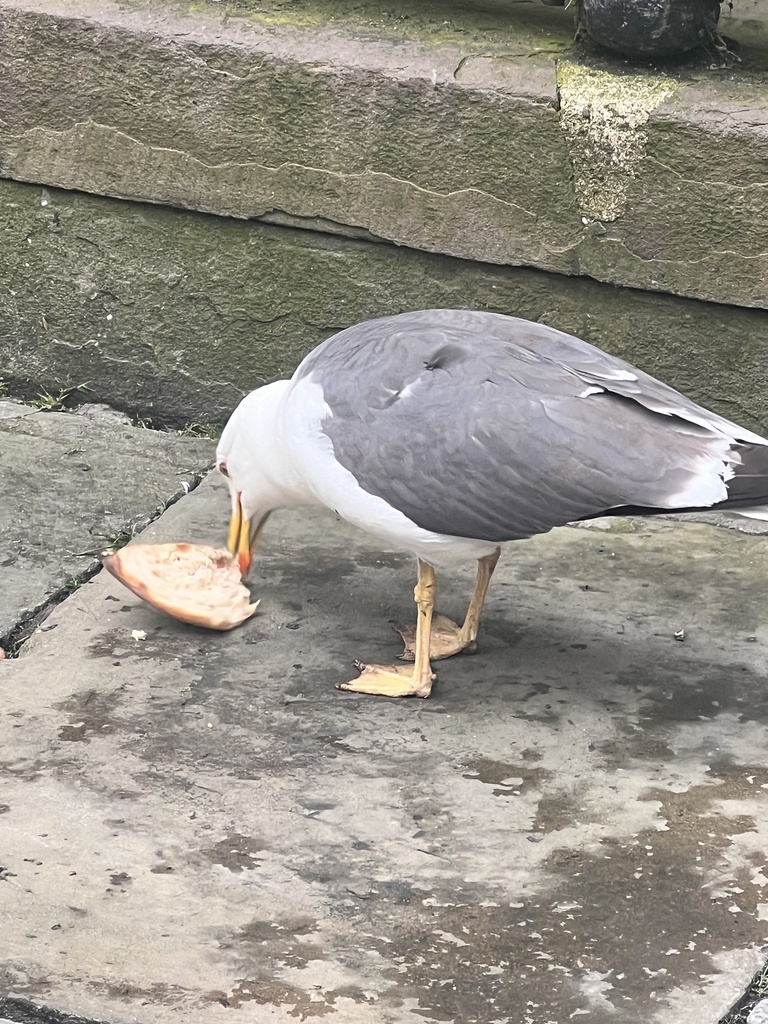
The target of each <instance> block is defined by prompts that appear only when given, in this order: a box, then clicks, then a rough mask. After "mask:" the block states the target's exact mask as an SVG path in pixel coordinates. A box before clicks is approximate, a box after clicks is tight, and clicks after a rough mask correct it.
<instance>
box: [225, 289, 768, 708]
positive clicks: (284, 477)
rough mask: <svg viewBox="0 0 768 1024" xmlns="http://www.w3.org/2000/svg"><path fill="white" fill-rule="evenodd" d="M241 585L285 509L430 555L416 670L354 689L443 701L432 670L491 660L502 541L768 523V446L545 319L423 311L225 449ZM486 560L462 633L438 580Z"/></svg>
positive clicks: (327, 349)
mask: <svg viewBox="0 0 768 1024" xmlns="http://www.w3.org/2000/svg"><path fill="white" fill-rule="evenodd" d="M216 465H217V468H218V470H219V471H220V472H221V473H222V474H223V475H224V476H225V477H226V478H227V482H228V486H229V490H230V495H231V499H232V518H231V522H230V529H229V537H228V547H229V550H230V551H231V552H232V554H233V556H235V557H236V558H237V559H238V561H239V566H240V571H241V573H242V574H243V577H245V576H246V574H247V573H248V571H249V568H250V566H251V562H252V557H253V552H254V550H255V547H256V544H257V542H258V539H259V537H260V536H261V534H262V530H263V528H264V525H265V523H266V521H267V519H268V517H269V515H270V513H271V512H272V511H274V510H275V509H277V508H281V507H284V506H291V505H325V506H327V507H328V508H330V509H332V510H334V511H335V512H336V513H337V514H338V515H339V516H341V517H342V518H343V519H346V520H347V521H348V522H350V523H353V524H354V525H355V526H358V527H360V528H361V529H363V530H365V531H366V532H367V533H369V534H371V535H372V536H373V537H375V538H376V539H377V540H378V541H379V542H381V544H382V546H383V547H386V548H387V549H390V550H391V549H392V548H396V549H399V550H403V551H407V552H411V553H412V554H414V555H415V556H416V559H417V582H416V587H415V591H414V597H415V601H416V609H417V620H416V626H415V628H414V629H405V628H404V629H403V630H402V632H403V637H404V640H405V644H406V650H405V652H404V655H403V658H405V659H407V660H408V661H412V662H413V664H400V665H366V664H363V663H361V662H355V667H356V669H357V670H358V672H359V677H358V678H355V679H353V680H352V681H350V682H344V683H340V684H339V689H343V690H353V691H356V692H360V693H372V694H381V695H384V696H389V697H406V696H417V697H428V696H429V694H430V692H431V690H432V685H433V683H434V680H435V678H436V677H435V674H434V672H433V670H432V665H431V662H432V661H437V660H439V659H441V658H446V657H450V656H451V655H453V654H458V653H459V652H461V651H465V652H470V653H471V652H473V651H474V650H475V649H476V641H477V635H478V629H479V625H480V616H481V613H482V609H483V605H484V603H485V598H486V594H487V591H488V586H489V583H490V581H491V576H492V574H493V571H494V568H495V567H496V563H497V561H498V559H499V555H500V552H501V546H502V545H503V544H506V543H507V542H509V541H515V540H522V539H524V538H526V537H532V536H534V535H535V534H541V533H547V532H548V531H549V530H552V529H553V528H554V527H557V526H563V525H565V524H566V523H572V522H576V521H580V520H587V519H592V518H595V517H597V516H623V515H654V514H661V513H669V512H700V511H705V510H710V509H714V510H725V511H729V512H735V513H738V514H741V515H746V516H750V517H752V518H758V519H765V520H768V439H766V438H764V437H761V436H760V435H759V434H755V433H753V432H752V431H750V430H747V429H745V428H744V427H740V426H737V424H735V423H732V422H730V421H729V420H727V419H724V418H723V417H722V416H718V415H717V414H716V413H713V412H709V411H708V410H706V409H704V408H702V407H701V406H699V405H696V404H695V403H694V402H692V401H691V400H690V399H688V398H686V397H685V396H684V395H682V394H680V393H679V392H677V391H675V390H674V389H673V388H671V387H668V386H667V385H666V384H663V383H661V382H660V381H658V380H656V379H654V378H653V377H651V376H649V375H648V374H647V373H643V371H642V370H638V369H636V368H635V367H633V366H631V365H630V364H629V363H626V362H623V361H622V360H621V359H617V358H616V357H615V356H611V355H608V354H607V353H605V352H603V351H601V350H600V349H599V348H596V347H595V346H593V345H590V344H588V343H587V342H585V341H582V340H580V339H579V338H576V337H572V336H571V335H569V334H565V333H563V332H562V331H558V330H555V329H554V328H552V327H547V326H545V325H543V324H540V323H534V322H531V321H528V320H522V319H518V318H516V317H511V316H505V315H503V314H499V313H489V312H481V311H470V310H448V309H437V310H421V311H418V312H408V313H401V314H399V315H397V316H389V317H384V318H382V319H376V320H370V321H367V322H365V323H360V324H356V325H354V326H352V327H348V328H347V329H346V330H343V331H341V332H339V333H338V334H335V335H334V336H333V337H331V338H329V339H328V340H327V341H325V342H323V343H322V344H321V345H319V346H318V347H317V348H316V349H314V350H313V351H312V352H310V353H309V355H308V356H307V357H306V358H305V359H304V360H303V361H302V362H301V364H300V365H299V367H298V368H297V370H296V372H295V373H294V374H293V376H292V377H291V378H290V379H289V380H278V381H274V382H272V383H270V384H266V385H264V386H262V387H260V388H258V389H257V390H256V391H253V392H251V393H250V394H249V395H246V397H245V398H243V400H242V401H241V403H240V404H239V405H238V406H237V408H236V409H235V411H234V412H233V414H232V416H231V418H230V419H229V421H228V423H227V425H226V427H225V429H224V431H223V433H222V436H221V440H220V443H219V445H218V448H217V453H216ZM462 560H476V561H477V577H476V582H475V587H474V592H473V594H472V597H471V600H470V602H469V607H468V610H467V614H466V617H465V619H464V622H463V623H462V624H461V625H458V624H456V623H455V622H452V621H451V620H450V619H448V618H446V617H445V616H442V615H436V614H435V612H434V608H435V596H436V592H437V580H436V574H435V567H436V566H442V565H446V564H448V565H450V564H455V563H456V562H457V561H462Z"/></svg>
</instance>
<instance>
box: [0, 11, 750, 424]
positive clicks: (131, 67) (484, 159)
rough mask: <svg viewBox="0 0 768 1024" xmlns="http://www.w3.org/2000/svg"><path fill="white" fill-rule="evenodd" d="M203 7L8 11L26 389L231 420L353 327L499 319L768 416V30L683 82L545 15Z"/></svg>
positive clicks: (2, 264)
mask: <svg viewBox="0 0 768 1024" xmlns="http://www.w3.org/2000/svg"><path fill="white" fill-rule="evenodd" d="M762 2H763V0H752V3H753V5H754V4H760V3H762ZM385 7H386V10H385V9H384V8H385ZM756 9H757V8H756ZM735 10H736V12H738V5H736V8H735ZM191 11H192V9H191V8H189V9H188V8H185V7H184V6H183V5H180V4H179V5H177V4H173V3H170V2H165V3H160V2H157V0H155V2H151V0H150V2H143V3H139V2H136V3H129V4H122V3H121V4H117V3H112V2H110V0H74V2H69V0H67V2H65V0H58V2H57V0H0V14H1V15H2V18H3V25H4V31H3V34H2V37H0V91H1V92H2V95H3V96H4V109H3V112H2V118H1V119H0V175H1V176H4V177H5V179H6V181H5V182H3V183H2V184H1V185H0V210H1V211H2V213H1V214H0V278H1V279H2V285H3V288H4V294H5V295H6V296H8V301H7V302H5V303H4V304H3V306H2V308H0V366H1V367H2V368H1V369H0V375H2V376H3V377H4V378H6V380H8V381H11V382H12V383H13V386H14V387H16V388H17V389H21V390H22V391H24V390H27V391H28V390H30V389H34V388H35V387H36V386H39V385H45V386H46V387H49V388H51V387H54V386H59V387H62V386H72V385H74V384H77V383H81V382H85V381H90V382H91V383H90V384H89V386H90V387H92V388H93V389H94V390H93V392H91V393H90V394H92V395H97V396H98V397H99V398H103V399H105V400H108V401H110V402H112V403H114V404H116V405H119V406H121V407H123V408H126V409H129V410H131V411H132V412H134V413H137V414H140V415H142V416H150V417H154V418H156V419H158V420H159V421H167V422H177V423H178V422H181V421H190V420H198V421H200V420H201V419H202V420H206V421H208V420H211V419H221V418H223V417H224V416H226V414H227V412H228V411H229V409H231V407H232V405H233V404H234V403H235V401H236V400H237V398H238V397H239V395H240V394H241V393H242V391H243V390H246V389H248V388H250V387H252V386H254V385H256V384H258V383H259V382H261V381H263V380H265V379H269V378H270V377H271V376H274V375H276V374H280V373H286V372H289V371H290V370H291V369H292V367H293V366H294V365H295V363H296V361H297V360H298V358H299V357H300V356H301V355H302V354H303V353H304V352H305V351H307V350H308V349H309V348H311V347H312V346H313V345H314V344H316V343H317V342H318V341H320V340H321V339H322V338H324V337H326V336H327V335H328V334H330V333H331V332H332V331H334V330H336V329H338V328H341V327H344V326H346V325H348V324H349V323H352V322H354V321H356V320H360V319H364V318H366V317H370V316H375V315H381V314H385V313H388V312H394V311H398V310H402V309H409V308H420V307H425V306H430V305H439V306H476V307H480V308H489V309H497V310H501V311H505V312H511V313H516V314H519V315H523V316H528V317H531V318H533V319H541V320H543V321H546V322H547V323H551V324H553V325H554V326H557V327H562V328H565V329H567V330H572V331H574V332H576V333H579V334H581V335H582V336H584V337H586V338H588V339H590V340H592V341H595V342H597V343H598V344H601V345H603V346H604V347H606V348H608V349H610V350H612V351H615V352H619V353H621V354H622V355H624V356H625V357H626V358H629V359H631V360H633V361H635V362H638V363H640V364H641V365H642V366H643V367H644V368H645V369H648V370H650V371H651V372H655V373H659V374H661V375H662V376H664V377H665V378H666V379H667V380H669V381H670V382H672V383H674V384H676V385H678V386H681V387H684V388H686V389H688V390H689V391H691V392H692V393H693V394H695V395H696V396H697V397H699V398H700V399H701V400H702V401H706V402H709V403H711V404H713V405H716V406H718V407H719V408H720V409H721V410H722V411H724V412H726V413H730V414H732V415H734V416H738V417H740V418H742V419H746V420H748V421H750V422H752V423H753V424H756V423H762V424H763V425H766V424H768V392H767V391H766V370H765V366H766V353H768V312H766V307H768V188H766V181H768V114H766V110H768V102H766V93H767V92H768V89H767V88H766V86H765V74H764V70H765V68H764V65H765V62H764V59H763V58H764V53H763V51H761V50H760V49H759V47H758V46H756V45H753V43H754V38H758V37H759V32H755V31H753V32H752V37H750V38H749V39H748V40H747V44H746V46H745V48H744V52H743V57H744V60H743V62H742V64H740V65H737V66H734V67H731V68H719V69H712V68H709V67H705V66H702V65H701V64H700V63H699V64H696V63H695V62H694V63H692V64H689V65H686V66H685V67H684V68H682V69H677V70H676V71H675V72H674V73H673V72H672V71H671V70H670V69H669V68H666V69H659V68H655V69H647V68H633V67H630V66H628V65H625V64H624V63H623V62H618V65H617V62H608V61H607V60H606V59H603V58H600V59H595V58H591V57H587V56H585V55H584V54H583V53H581V52H579V51H576V50H574V49H573V46H572V28H573V24H572V16H571V14H570V13H569V12H566V11H563V10H560V9H556V8H544V7H538V6H535V5H514V4H509V3H501V2H496V0H489V2H487V3H485V4H478V3H466V4H462V3H459V2H455V3H449V4H445V3H439V4H438V3H437V2H434V3H432V2H430V0H427V2H424V3H416V2H415V0H411V2H410V3H408V2H403V3H402V4H399V5H398V7H397V9H396V10H393V9H392V8H391V5H389V6H386V5H382V4H380V3H379V4H375V3H372V2H368V3H359V4H355V5H354V12H353V13H350V11H349V5H343V4H341V5H340V4H338V3H336V4H334V3H332V2H331V0H315V2H310V0H299V2H297V3H294V4H291V5H290V9H288V8H286V6H285V5H284V4H279V3H277V2H276V0H264V2H260V3H259V4H249V3H248V2H245V3H240V4H239V5H238V7H237V12H238V13H237V14H236V15H235V14H232V13H231V12H230V11H228V10H227V5H225V4H220V3H211V4H209V5H205V4H202V5H195V7H194V12H193V13H192V12H191ZM729 17H730V16H729ZM744 24H745V23H744V22H739V21H738V18H736V20H735V21H729V22H728V23H727V24H724V27H725V29H726V31H730V32H732V33H733V34H735V35H738V32H739V29H740V25H741V27H744ZM750 40H751V41H750ZM758 43H759V38H758ZM750 47H752V48H750ZM761 62H762V63H761ZM11 179H15V181H13V180H11ZM63 190H66V191H63ZM81 193H90V195H82V194H81ZM126 200H128V201H126ZM150 203H151V204H155V205H150ZM616 286H618V287H616ZM664 293H666V295H665V294H664ZM669 295H676V296H680V297H681V298H680V299H677V300H673V299H670V298H669V297H668V296H669Z"/></svg>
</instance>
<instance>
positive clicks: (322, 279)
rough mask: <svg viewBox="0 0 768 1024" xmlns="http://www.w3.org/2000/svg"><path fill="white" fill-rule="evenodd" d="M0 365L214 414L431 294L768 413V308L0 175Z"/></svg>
mask: <svg viewBox="0 0 768 1024" xmlns="http://www.w3.org/2000/svg"><path fill="white" fill-rule="evenodd" d="M0 289H1V290H2V294H3V295H5V296H6V297H7V298H6V301H5V302H4V303H3V304H2V306H0V366H2V368H3V378H4V379H5V380H6V384H7V387H8V390H9V391H10V392H12V393H16V394H18V393H23V394H27V395H34V394H35V393H37V391H39V389H40V387H46V388H47V389H48V390H49V391H50V392H52V393H53V392H54V391H55V390H60V389H62V388H66V387H68V386H72V385H76V384H79V383H82V382H83V381H88V387H89V388H90V389H91V390H90V391H89V393H88V397H89V399H90V400H92V401H105V402H108V403H109V404H111V405H114V406H116V407H119V408H122V409H125V410H127V411H129V412H131V413H132V414H134V415H139V416H142V417H148V418H151V419H152V420H153V421H154V422H157V423H167V424H169V425H174V426H184V425H185V424H187V423H189V422H195V421H196V422H199V423H221V422H222V420H224V419H225V418H226V416H227V415H228V414H229V412H230V411H231V409H232V408H233V407H234V405H235V404H236V402H237V401H238V400H239V398H240V396H241V395H242V393H243V392H244V391H247V390H249V389H251V388H253V387H255V386H257V385H259V384H261V383H263V382H264V381H265V380H268V379H270V378H272V377H274V376H276V375H281V374H288V373H290V372H291V371H292V370H293V369H294V367H295V366H296V364H297V363H298V362H299V360H300V359H301V357H302V356H303V355H304V354H305V353H306V352H308V351H309V350H310V349H311V348H313V347H314V346H315V345H317V344H318V343H319V342H320V341H322V340H323V339H324V338H326V337H328V336H329V335H330V334H332V333H334V332H335V331H337V330H340V329H341V328H343V327H346V326H348V325H350V324H353V323H356V322H359V321H361V320H365V319H369V318H371V317H375V316H382V315H385V314H388V313H396V312H401V311H403V310H407V309H419V308H429V307H444V308H461V307H467V308H478V309H490V310H495V311H498V312H504V313H511V314H514V315H518V316H523V317H527V318H529V319H532V320H541V321H542V322H545V323H548V324H551V325H552V326H555V327H558V328H561V329H563V330H566V331H570V332H571V333H574V334H577V335H580V336H581V337H584V338H586V339H587V340H589V341H592V342H594V343H595V344H598V345H600V346H602V347H603V348H606V349H607V350H609V351H612V352H615V353H616V354H617V355H620V356H622V357H624V358H625V359H628V360H629V361H631V362H634V363H636V364H638V365H639V366H641V367H642V368H643V369H646V370H648V371H650V372H651V373H655V374H656V375H658V376H660V377H661V378H662V379H664V380H667V381H668V382H669V383H671V384H673V385H675V386H677V387H680V388H682V389H683V390H685V391H687V392H688V393H690V394H691V395H692V396H693V397H694V398H697V399H699V400H700V401H702V402H703V403H705V404H707V405H709V406H711V407H714V408H716V409H718V410H719V411H720V412H722V413H724V414H725V415H730V416H731V417H733V418H735V419H738V420H740V421H742V422H744V423H745V424H746V425H750V426H755V427H762V428H763V429H765V428H766V427H768V358H767V357H768V313H765V312H761V311H757V310H743V309H736V308H732V307H725V306H718V305H713V304H707V303H702V302H697V301H692V300H682V299H674V298H672V297H668V296H660V295H654V294H649V293H642V292H636V291H632V290H621V289H616V288H613V287H611V286H606V285H600V284H597V283H596V282H594V281H589V280H586V279H583V278H581V279H579V278H567V277H562V276H559V275H549V274H546V273H542V272H539V271H535V270H527V269H522V268H511V267H494V266H488V265H484V264H479V263H473V262H471V261H468V260H459V259H452V258H450V257H446V256H438V255H431V254H428V253H423V252H418V251H414V250H408V249H403V248H397V247H395V246H391V245H385V244H381V243H376V242H364V241H357V240H351V239H340V238H335V237H333V236H330V235H327V234H319V233H315V232H311V231H299V230H292V229H289V228H281V227H271V226H266V225H263V224H259V223H254V222H250V223H248V222H244V221H240V220H233V219H227V218H220V217H212V216H207V215H204V214H193V213H188V212H184V211H180V210H172V209H166V208H163V207H159V206H152V205H144V204H138V203H128V202H123V201H120V200H112V199H102V198H96V197H92V196H86V195H82V194H77V193H68V192H64V191H58V190H54V189H41V188H39V187H36V186H32V185H21V184H17V183H13V182H7V181H6V182H3V181H0Z"/></svg>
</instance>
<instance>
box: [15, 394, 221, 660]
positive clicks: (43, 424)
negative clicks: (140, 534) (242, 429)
mask: <svg viewBox="0 0 768 1024" xmlns="http://www.w3.org/2000/svg"><path fill="white" fill-rule="evenodd" d="M213 450H214V445H213V442H211V441H208V440H203V439H198V438H189V437H178V436H176V435H175V434H171V433H160V432H157V431H152V430H141V429H139V428H137V427H132V426H130V425H128V426H126V425H125V424H123V423H119V422H115V421H114V419H112V420H110V419H109V418H106V419H105V414H104V412H103V411H102V412H101V413H100V418H97V419H96V420H94V419H91V418H88V417H82V416H77V415H72V414H70V413H61V412H38V411H37V410H35V409H33V408H31V407H29V406H25V405H21V404H19V403H15V402H10V401H0V495H2V497H1V498H0V508H1V509H2V514H1V515H0V647H2V646H3V644H4V643H7V642H8V640H9V637H10V636H11V634H12V633H13V630H14V628H15V627H16V626H17V625H18V624H19V623H20V622H22V621H26V620H28V619H30V617H31V616H33V615H34V613H35V612H37V611H38V610H40V609H42V608H43V607H44V606H45V605H46V604H47V603H48V602H49V601H50V600H51V598H52V597H53V596H54V595H56V594H58V593H59V592H61V591H62V589H63V588H66V587H68V586H70V587H77V586H79V584H80V580H81V579H82V577H83V575H84V574H87V573H88V572H89V571H92V570H93V569H95V568H96V567H97V565H98V559H97V558H96V555H97V553H98V552H99V551H100V550H103V549H104V548H105V547H107V546H109V544H110V543H111V542H112V541H113V540H114V539H115V538H116V537H118V536H120V535H122V534H124V533H125V532H126V531H127V532H128V533H130V532H131V531H133V530H135V529H138V528H140V527H141V526H144V525H146V523H147V522H149V521H150V519H152V518H153V517H154V516H156V515H157V514H158V513H159V511H160V510H161V509H162V508H163V507H164V506H165V505H166V504H167V503H169V502H172V501H175V500H176V499H177V498H178V497H179V496H180V495H181V494H183V493H184V492H185V491H186V490H188V489H189V488H190V487H194V486H195V485H196V483H197V481H198V480H199V478H200V474H201V472H202V471H204V470H205V468H206V466H207V465H209V464H210V462H211V461H212V459H213Z"/></svg>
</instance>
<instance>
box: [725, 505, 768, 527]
mask: <svg viewBox="0 0 768 1024" xmlns="http://www.w3.org/2000/svg"><path fill="white" fill-rule="evenodd" d="M728 511H729V512H733V513H734V514H735V515H737V516H744V517H745V518H746V519H764V520H765V522H767V523H768V505H753V506H752V508H729V509H728Z"/></svg>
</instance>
